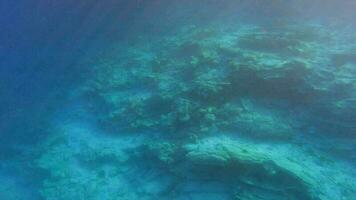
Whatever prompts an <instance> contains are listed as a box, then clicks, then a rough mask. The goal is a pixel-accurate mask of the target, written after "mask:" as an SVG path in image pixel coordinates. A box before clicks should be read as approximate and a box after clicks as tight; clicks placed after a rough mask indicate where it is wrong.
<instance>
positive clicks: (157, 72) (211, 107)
mask: <svg viewBox="0 0 356 200" xmlns="http://www.w3.org/2000/svg"><path fill="white" fill-rule="evenodd" d="M343 36H344V35H341V36H340V35H337V34H336V33H333V32H332V30H330V29H327V27H322V26H314V25H303V26H302V25H298V26H297V25H293V26H288V25H285V26H283V27H279V28H278V29H277V28H273V27H272V28H271V30H266V29H264V28H263V27H258V26H251V25H244V26H243V25H240V26H236V27H234V26H232V27H220V26H218V27H215V26H211V27H206V28H198V27H196V26H187V27H184V28H182V29H181V30H180V31H179V32H176V33H175V34H174V35H172V36H167V37H164V38H159V39H156V40H153V41H150V42H145V43H144V44H141V43H139V44H137V45H131V46H125V45H124V44H123V46H120V47H119V48H120V49H125V51H123V50H118V52H115V51H114V50H113V51H114V52H115V53H114V54H115V56H110V57H109V58H103V59H102V60H100V61H98V62H96V63H95V65H94V66H93V69H92V76H91V77H90V78H89V79H88V80H87V81H86V82H85V84H84V86H83V87H82V88H81V90H80V92H79V94H78V96H80V98H81V99H82V100H83V99H84V100H85V101H86V102H88V106H87V108H86V109H87V110H90V112H89V111H87V112H89V113H90V115H95V116H96V117H95V118H96V119H97V122H98V123H99V125H98V127H97V128H98V129H100V130H103V131H104V132H106V133H107V134H99V133H93V131H92V130H91V129H90V128H83V125H80V127H82V128H81V129H78V130H77V129H75V128H73V127H70V126H69V127H64V128H62V129H60V130H59V132H60V133H59V134H54V136H53V137H51V138H49V139H48V140H47V141H46V142H45V143H44V144H42V148H45V149H47V150H46V151H43V152H44V153H43V154H41V156H40V157H39V159H38V160H37V162H36V165H37V166H38V167H39V168H41V169H42V170H44V171H46V172H48V173H49V178H48V179H47V180H46V181H45V182H44V183H43V186H42V190H41V192H42V195H43V197H44V198H45V199H48V200H61V199H63V200H67V199H86V200H96V199H105V200H110V199H120V200H121V199H122V200H125V199H142V200H151V199H176V200H185V199H207V200H209V199H214V200H230V199H231V200H232V199H235V200H254V199H259V200H272V199H273V200H282V199H291V200H331V199H333V200H351V199H352V198H353V197H355V196H356V184H355V183H356V180H355V177H356V176H355V171H354V170H352V164H350V163H347V162H343V161H342V160H341V159H340V160H338V159H337V158H336V157H333V156H335V155H331V154H328V151H327V150H326V149H323V148H320V146H323V147H325V144H323V143H322V142H323V141H321V140H320V138H321V137H323V138H325V135H336V134H337V135H338V136H340V137H341V136H342V135H344V136H345V135H353V134H354V132H355V130H356V127H355V125H354V122H355V119H356V115H355V113H356V112H355V108H356V107H355V106H354V103H355V96H354V95H355V94H354V92H353V91H356V90H355V89H356V82H355V76H354V74H355V64H356V63H355V55H354V53H353V52H351V50H350V49H352V48H354V47H350V45H348V44H344V45H341V46H340V43H341V42H342V41H340V40H341V39H340V38H341V37H343ZM111 55H112V54H111ZM88 115H89V114H88ZM306 116H307V117H306ZM345 116H346V117H345ZM108 133H109V134H108ZM59 136H60V137H59ZM305 138H308V139H309V140H310V141H313V142H315V145H314V146H313V145H310V144H309V143H308V142H307V141H306V139H305ZM330 139H333V138H332V137H331V136H330ZM324 141H325V142H327V141H330V140H324ZM353 144H354V143H353ZM351 145H352V144H351ZM342 148H344V147H342ZM342 148H341V150H345V149H342ZM341 150H340V151H341ZM354 150H355V149H354V148H352V147H351V148H350V149H348V151H354ZM334 152H336V151H334Z"/></svg>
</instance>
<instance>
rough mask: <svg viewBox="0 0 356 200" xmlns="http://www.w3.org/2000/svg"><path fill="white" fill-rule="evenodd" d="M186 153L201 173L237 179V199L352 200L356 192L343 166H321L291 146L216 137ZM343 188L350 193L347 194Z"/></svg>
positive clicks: (189, 146) (185, 147) (197, 144)
mask: <svg viewBox="0 0 356 200" xmlns="http://www.w3.org/2000/svg"><path fill="white" fill-rule="evenodd" d="M272 146H273V147H272ZM184 149H185V150H186V152H187V154H186V155H187V159H189V161H190V162H192V163H193V164H194V166H195V167H196V168H197V170H198V171H199V170H203V169H207V168H212V169H214V170H221V171H224V170H226V171H227V172H226V173H227V174H229V175H230V176H232V179H234V181H233V182H234V184H235V186H236V189H235V199H253V198H257V199H281V200H282V199H313V200H314V199H315V200H317V199H320V200H328V199H340V200H341V199H352V198H353V197H352V195H353V194H354V192H355V191H356V185H355V182H354V180H353V179H354V178H353V177H352V176H351V175H347V172H345V171H344V172H342V171H343V168H342V166H337V165H334V164H331V163H329V165H325V164H322V163H320V161H318V159H319V158H317V157H313V156H310V155H308V154H306V153H305V152H303V151H300V150H298V148H297V147H293V146H292V145H264V144H256V143H249V142H243V141H241V140H231V139H229V138H221V137H220V138H219V137H213V138H206V139H203V140H200V141H199V142H197V143H194V144H187V145H185V146H184ZM335 169H336V170H335ZM203 171H204V170H203ZM221 171H220V172H221ZM220 172H219V173H220ZM342 174H343V175H342ZM335 182H338V183H341V182H342V184H337V185H335V184H334V183H335ZM344 185H348V187H347V188H349V189H348V190H344V187H343V186H344ZM330 187H332V190H331V188H330Z"/></svg>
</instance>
